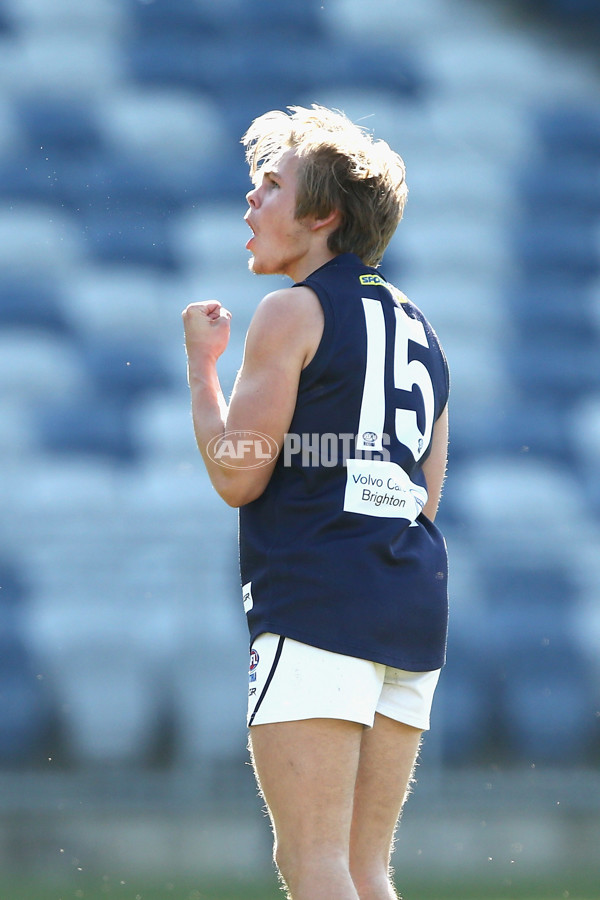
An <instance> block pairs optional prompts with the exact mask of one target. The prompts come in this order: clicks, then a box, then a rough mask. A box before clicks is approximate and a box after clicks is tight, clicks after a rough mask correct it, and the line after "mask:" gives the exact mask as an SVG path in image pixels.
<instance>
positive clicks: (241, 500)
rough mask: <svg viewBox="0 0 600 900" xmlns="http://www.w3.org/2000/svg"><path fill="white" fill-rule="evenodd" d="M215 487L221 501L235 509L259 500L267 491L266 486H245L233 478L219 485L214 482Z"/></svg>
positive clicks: (224, 480) (225, 479)
mask: <svg viewBox="0 0 600 900" xmlns="http://www.w3.org/2000/svg"><path fill="white" fill-rule="evenodd" d="M213 485H214V488H215V490H216V491H217V493H218V494H219V496H220V497H221V499H222V500H224V501H225V503H226V504H227V506H231V507H232V508H233V509H239V508H240V506H245V505H246V504H247V503H252V501H253V500H257V499H258V497H260V495H261V494H262V493H263V491H264V489H265V485H264V484H260V485H257V484H244V483H240V482H239V481H237V479H232V478H224V479H223V480H222V481H221V482H220V483H218V484H215V482H214V481H213Z"/></svg>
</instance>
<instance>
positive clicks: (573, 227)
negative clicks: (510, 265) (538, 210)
mask: <svg viewBox="0 0 600 900" xmlns="http://www.w3.org/2000/svg"><path fill="white" fill-rule="evenodd" d="M512 245H513V249H514V254H515V258H516V260H517V264H518V267H519V269H520V271H521V272H522V273H523V274H524V275H525V276H526V277H531V276H534V277H540V278H544V279H548V278H558V279H560V278H577V279H587V278H592V277H594V276H596V275H598V274H599V273H600V252H599V250H598V246H597V242H596V239H595V235H594V230H593V228H592V227H591V225H590V222H589V220H587V219H586V218H585V217H584V216H582V215H580V214H577V215H575V214H574V215H573V216H568V215H563V214H562V210H559V211H558V212H557V211H555V212H554V215H546V216H543V217H541V216H539V217H538V216H535V215H532V216H529V217H527V216H524V217H522V218H521V219H520V220H519V221H518V223H517V224H516V225H515V226H514V227H513V233H512Z"/></svg>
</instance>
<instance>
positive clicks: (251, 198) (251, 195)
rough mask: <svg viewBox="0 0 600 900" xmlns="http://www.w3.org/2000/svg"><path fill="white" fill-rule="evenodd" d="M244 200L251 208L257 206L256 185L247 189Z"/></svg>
mask: <svg viewBox="0 0 600 900" xmlns="http://www.w3.org/2000/svg"><path fill="white" fill-rule="evenodd" d="M246 202H247V204H248V206H250V207H251V208H252V209H255V208H256V207H257V206H258V188H257V187H253V188H251V189H250V190H249V191H248V193H247V194H246Z"/></svg>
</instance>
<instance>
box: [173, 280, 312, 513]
mask: <svg viewBox="0 0 600 900" xmlns="http://www.w3.org/2000/svg"><path fill="white" fill-rule="evenodd" d="M229 319H230V314H229V313H228V312H227V311H226V310H224V309H223V308H222V307H221V306H220V304H218V303H217V302H216V301H207V302H205V303H192V304H191V305H190V306H188V307H187V309H186V310H185V311H184V313H183V321H184V328H185V335H186V349H187V354H188V379H189V384H190V390H191V395H192V417H193V422H194V431H195V434H196V440H197V443H198V448H199V450H200V452H201V454H202V457H203V459H204V463H205V465H206V469H207V471H208V474H209V476H210V479H211V481H212V483H213V485H214V487H215V489H216V490H217V492H218V493H219V494H220V496H221V497H222V498H223V499H224V500H225V501H226V503H228V504H229V505H230V506H242V505H243V504H245V503H249V502H250V501H251V500H255V499H256V498H257V497H259V496H260V495H261V494H262V492H263V491H264V489H265V487H266V486H267V484H268V481H269V479H270V477H271V474H272V472H273V468H274V465H275V462H276V459H277V457H276V456H274V457H273V459H272V461H271V462H270V463H269V464H268V465H260V466H256V467H252V463H253V461H254V460H253V458H252V450H251V448H250V449H249V450H248V452H247V453H244V454H243V455H241V456H240V458H239V459H237V460H236V459H229V460H228V465H227V466H223V465H221V464H219V462H217V461H215V460H214V459H213V458H211V455H210V453H209V452H208V447H209V444H210V443H211V441H213V439H215V438H218V437H219V436H222V435H224V434H225V433H228V434H231V433H235V432H242V431H243V432H249V431H253V432H261V433H262V434H266V435H268V436H269V438H271V440H272V441H275V442H276V444H277V446H278V447H279V449H281V446H282V444H283V439H284V436H285V433H286V431H287V430H288V428H289V425H290V422H291V420H292V416H293V414H294V409H295V406H296V398H297V393H298V382H299V379H300V374H301V372H302V369H303V367H304V366H305V365H306V364H307V363H308V361H309V360H310V359H311V358H312V355H313V354H314V351H315V349H316V347H317V346H318V343H319V340H320V338H321V334H322V331H323V313H322V310H321V306H320V303H319V301H318V299H317V298H316V296H315V294H314V293H313V292H312V291H311V290H309V289H308V288H287V289H285V290H281V291H275V292H274V293H272V294H268V295H267V296H266V297H265V298H264V300H262V302H261V303H260V304H259V306H258V308H257V310H256V312H255V314H254V317H253V319H252V322H251V323H250V328H249V329H248V335H247V337H246V347H245V350H244V359H243V363H242V367H241V369H240V371H239V373H238V376H237V379H236V382H235V385H234V388H233V392H232V395H231V400H230V403H229V405H228V404H227V403H226V401H225V398H224V396H223V392H222V390H221V386H220V383H219V379H218V376H217V370H216V365H217V359H218V357H219V356H220V355H221V354H222V353H223V351H224V350H225V348H226V346H227V342H228V340H229Z"/></svg>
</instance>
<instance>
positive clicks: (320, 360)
mask: <svg viewBox="0 0 600 900" xmlns="http://www.w3.org/2000/svg"><path fill="white" fill-rule="evenodd" d="M294 287H307V288H310V289H311V291H313V293H314V294H316V296H317V298H318V300H319V303H320V304H321V308H322V310H323V317H324V320H325V321H324V324H323V334H322V335H321V340H320V341H319V346H318V347H317V349H316V351H315V355H314V356H313V358H312V359H311V361H310V362H309V364H308V365H307V366H306V367H305V368H304V369H302V372H301V373H300V386H301V387H302V388H304V387H306V386H307V385H309V384H312V382H313V381H315V380H316V379H317V378H318V377H319V375H320V374H321V372H322V371H323V369H324V368H325V366H326V365H327V363H328V361H329V357H330V354H331V348H332V346H333V342H332V336H333V332H334V329H335V312H334V308H333V304H332V302H331V300H330V298H329V295H328V294H327V291H325V290H324V288H322V287H321V286H320V285H315V284H314V283H312V281H311V280H310V279H309V280H307V281H301V282H299V283H298V284H295V285H294Z"/></svg>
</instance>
